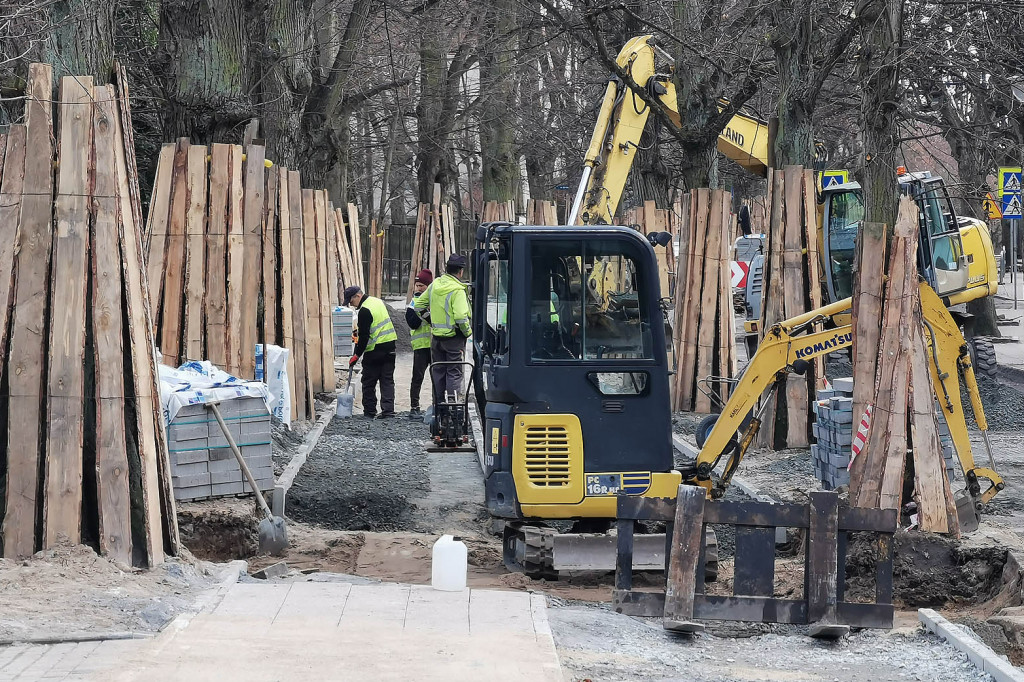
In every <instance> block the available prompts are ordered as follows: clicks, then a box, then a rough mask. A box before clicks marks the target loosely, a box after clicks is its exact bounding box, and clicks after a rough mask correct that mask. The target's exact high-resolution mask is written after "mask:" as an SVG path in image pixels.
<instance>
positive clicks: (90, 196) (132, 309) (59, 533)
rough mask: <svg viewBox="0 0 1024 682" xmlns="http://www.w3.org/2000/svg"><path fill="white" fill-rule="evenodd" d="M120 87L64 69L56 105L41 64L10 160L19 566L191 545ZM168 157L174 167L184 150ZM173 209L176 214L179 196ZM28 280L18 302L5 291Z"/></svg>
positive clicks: (1, 284) (10, 326) (0, 277)
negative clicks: (173, 455) (67, 546)
mask: <svg viewBox="0 0 1024 682" xmlns="http://www.w3.org/2000/svg"><path fill="white" fill-rule="evenodd" d="M118 83H119V84H120V85H119V88H120V89H118V88H115V87H114V86H99V87H94V86H93V82H92V79H91V78H89V77H84V76H78V77H75V76H67V77H65V78H63V79H62V82H61V87H60V92H59V95H58V96H57V97H56V98H55V97H54V95H53V80H52V71H51V68H50V67H49V66H47V65H44V64H32V65H30V67H29V79H28V88H27V89H28V92H27V94H28V97H27V99H26V111H25V121H26V122H25V124H24V125H23V126H22V125H17V126H12V127H11V130H10V133H9V134H8V136H7V138H6V140H5V141H4V142H5V147H4V151H3V154H2V155H0V158H2V159H3V163H2V178H0V200H2V201H0V205H2V206H4V207H10V206H15V207H17V210H16V211H10V210H9V209H8V210H7V211H6V217H7V218H9V219H10V220H9V221H6V220H5V221H2V222H0V230H9V234H8V235H6V239H4V240H3V241H5V242H7V243H8V244H10V251H9V252H8V251H7V250H6V249H0V328H2V329H0V336H2V337H3V338H4V339H10V352H9V354H8V355H7V356H6V357H5V358H2V359H0V372H2V373H3V374H4V375H6V376H7V378H8V383H9V386H10V394H9V400H8V401H7V404H6V407H5V408H4V409H5V410H6V414H5V415H3V419H4V422H5V423H7V424H8V425H9V427H8V432H7V434H6V438H7V453H8V456H7V457H6V459H5V460H4V461H3V462H2V463H0V477H2V478H3V479H5V480H6V486H5V495H6V500H5V503H4V504H3V505H2V506H0V540H2V553H3V556H4V557H7V558H15V557H22V556H28V555H31V554H32V553H33V552H35V551H37V550H38V549H42V548H47V547H52V546H54V545H56V544H58V543H61V542H66V541H70V542H73V543H78V542H86V543H88V544H90V545H92V546H93V547H94V548H96V549H97V550H98V551H100V552H101V553H102V554H104V555H106V556H109V557H111V558H112V559H114V560H116V561H119V562H121V563H123V564H125V565H131V564H133V563H135V564H137V565H142V566H153V565H156V564H158V563H160V562H162V561H163V560H164V554H165V552H171V553H176V552H177V550H178V530H177V519H176V513H175V508H174V499H173V494H172V492H171V481H170V476H169V462H168V459H167V450H166V444H165V442H164V438H163V413H162V409H161V407H160V403H159V396H158V393H157V388H156V385H157V382H156V368H155V363H154V357H155V348H154V342H153V338H152V336H151V333H150V330H151V329H152V325H153V321H152V316H151V314H150V310H149V298H148V294H147V290H148V287H147V282H146V271H145V268H144V264H143V245H142V239H141V232H140V230H139V229H138V228H139V225H138V224H137V220H138V216H140V215H141V207H140V206H138V192H137V190H136V189H135V187H136V183H137V178H136V177H135V176H134V174H135V167H136V166H135V160H134V149H133V148H132V146H131V144H130V142H131V134H130V132H128V131H126V130H125V125H126V124H127V123H128V122H129V121H130V108H129V104H128V93H127V90H126V86H125V81H124V78H123V77H122V78H119V79H118ZM54 110H56V111H57V117H56V120H54V118H53V111H54ZM53 140H57V141H59V144H60V154H59V157H60V158H59V166H58V170H57V173H56V175H57V181H56V185H54V182H53V179H54V171H53V169H54V167H55V164H54V157H53V153H54V148H53V144H52V141H53ZM171 151H174V149H173V148H172V149H171ZM162 156H163V157H164V158H165V164H171V165H172V166H173V162H174V157H175V154H173V153H171V152H170V151H168V150H167V149H165V150H164V151H163V152H162ZM172 170H173V168H172ZM172 174H173V173H170V172H168V171H167V170H165V171H164V175H165V176H170V175H172ZM168 189H169V188H168ZM165 196H166V197H170V195H169V194H167V195H165ZM161 203H165V204H166V205H167V207H168V215H167V217H168V218H169V217H170V208H169V207H170V203H171V202H170V201H167V202H163V201H162V200H161ZM182 205H183V206H184V203H183V204H182ZM182 217H184V213H183V214H182ZM54 226H55V228H56V229H55V230H54V229H53V228H54ZM182 226H184V222H183V223H182ZM164 242H165V245H166V240H164ZM182 246H184V244H182ZM15 272H16V273H17V282H18V286H17V291H16V294H13V292H12V291H11V289H10V287H9V285H5V283H9V282H11V281H13V280H12V277H13V276H14V273H15ZM161 275H162V273H161ZM48 292H49V298H48V296H47V293H48ZM12 294H13V295H12ZM12 298H13V301H12V300H11V299H12ZM48 300H49V301H51V302H52V303H48ZM44 357H47V358H48V362H44ZM40 463H43V466H42V467H40Z"/></svg>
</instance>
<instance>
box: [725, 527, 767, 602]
mask: <svg viewBox="0 0 1024 682" xmlns="http://www.w3.org/2000/svg"><path fill="white" fill-rule="evenodd" d="M735 557H736V558H735V573H734V574H733V594H736V595H747V596H753V597H771V596H772V595H773V594H774V588H775V527H774V526H762V527H754V526H737V527H736V555H735Z"/></svg>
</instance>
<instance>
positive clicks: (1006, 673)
mask: <svg viewBox="0 0 1024 682" xmlns="http://www.w3.org/2000/svg"><path fill="white" fill-rule="evenodd" d="M917 617H918V618H919V619H920V621H921V623H922V624H923V625H924V627H925V629H927V630H928V631H929V632H933V633H935V634H936V635H938V636H939V637H941V638H942V639H944V640H946V641H947V642H949V643H950V644H951V645H953V648H955V649H958V650H959V651H962V652H963V653H965V654H967V658H968V659H970V661H971V663H973V664H974V665H975V666H976V667H977V668H978V670H981V671H983V672H986V673H988V674H989V675H991V676H992V677H993V678H994V679H995V680H996V682H1024V672H1021V671H1020V670H1018V669H1017V668H1015V667H1013V666H1012V665H1010V663H1008V662H1007V661H1005V660H1003V658H1002V657H1000V656H999V655H998V654H997V653H996V652H994V651H992V649H990V648H989V647H988V646H987V645H986V644H984V643H982V642H981V641H980V640H978V639H975V637H973V636H972V634H973V633H972V634H967V632H965V630H966V631H970V629H969V628H965V627H964V626H962V625H954V624H953V623H950V622H949V621H948V620H946V619H945V618H943V617H942V616H940V615H939V614H938V613H936V612H935V611H933V610H932V609H918V610H917Z"/></svg>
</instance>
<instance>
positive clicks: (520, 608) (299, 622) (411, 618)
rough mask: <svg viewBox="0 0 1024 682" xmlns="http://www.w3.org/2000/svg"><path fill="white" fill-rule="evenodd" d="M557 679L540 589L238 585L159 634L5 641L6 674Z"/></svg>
mask: <svg viewBox="0 0 1024 682" xmlns="http://www.w3.org/2000/svg"><path fill="white" fill-rule="evenodd" d="M410 679H415V680H417V681H418V682H419V681H424V682H426V681H430V680H438V681H442V680H444V681H453V680H480V679H486V680H489V681H494V682H498V681H502V680H509V681H512V680H530V681H531V682H532V681H537V682H544V681H551V682H556V681H560V680H562V674H561V669H560V667H559V664H558V656H557V654H556V653H555V645H554V641H553V640H552V637H551V631H550V629H549V628H548V621H547V606H546V604H545V600H544V597H543V596H540V595H530V594H527V593H524V592H502V591H497V590H464V591H463V592H438V591H435V590H432V589H431V588H430V587H426V586H420V585H402V584H396V583H385V584H379V585H376V584H374V585H350V584H348V583H313V582H296V583H258V584H253V583H240V584H237V585H234V586H232V587H231V588H230V589H229V590H228V591H227V593H226V595H225V596H224V598H223V600H222V601H221V602H220V603H219V604H218V605H217V606H216V608H214V609H213V610H212V611H211V612H208V613H201V614H199V615H197V616H195V617H193V618H192V619H191V620H188V621H185V620H184V619H178V620H177V621H175V622H173V623H172V624H171V625H170V626H169V627H168V628H167V630H165V631H164V632H163V633H161V634H160V635H159V636H157V637H154V638H152V639H148V640H125V641H107V642H91V643H80V644H58V645H46V646H42V645H19V646H14V647H6V648H0V682H7V681H8V680H11V681H13V680H18V681H21V680H26V681H27V680H104V681H106V680H146V681H147V682H149V681H156V680H189V681H190V682H201V681H204V680H211V681H216V682H229V681H231V680H244V681H245V682H259V681H261V680H268V681H270V680H403V681H407V680H410Z"/></svg>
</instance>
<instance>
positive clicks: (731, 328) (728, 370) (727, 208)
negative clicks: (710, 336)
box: [712, 192, 736, 405]
mask: <svg viewBox="0 0 1024 682" xmlns="http://www.w3.org/2000/svg"><path fill="white" fill-rule="evenodd" d="M731 209H732V195H731V194H730V193H728V192H726V193H725V198H724V200H723V201H722V224H723V225H729V226H731V225H732V222H731V221H732V214H731ZM733 241H734V239H733V235H732V230H731V229H729V230H727V231H726V232H725V237H724V238H723V239H722V242H721V244H720V245H719V247H720V249H721V252H720V254H719V262H718V277H719V282H718V301H717V305H718V333H717V335H716V337H715V347H714V360H715V362H714V364H715V372H716V373H717V374H718V376H722V377H732V376H733V369H732V361H731V357H732V353H733V351H734V350H735V347H736V343H735V341H736V340H735V338H734V333H735V326H736V321H735V320H734V319H733V307H732V269H731V268H730V263H731V261H732V245H733ZM712 388H714V390H715V391H716V392H717V393H718V395H719V396H720V397H721V399H722V404H723V405H724V404H725V403H726V402H727V401H728V400H729V386H728V385H727V384H716V385H714V386H713V387H712Z"/></svg>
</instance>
